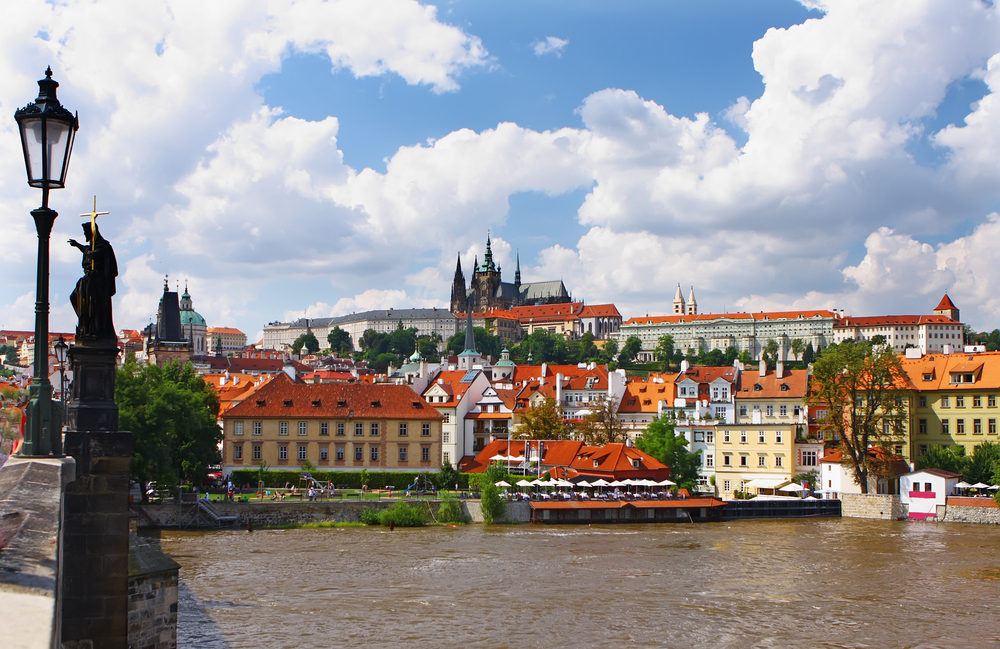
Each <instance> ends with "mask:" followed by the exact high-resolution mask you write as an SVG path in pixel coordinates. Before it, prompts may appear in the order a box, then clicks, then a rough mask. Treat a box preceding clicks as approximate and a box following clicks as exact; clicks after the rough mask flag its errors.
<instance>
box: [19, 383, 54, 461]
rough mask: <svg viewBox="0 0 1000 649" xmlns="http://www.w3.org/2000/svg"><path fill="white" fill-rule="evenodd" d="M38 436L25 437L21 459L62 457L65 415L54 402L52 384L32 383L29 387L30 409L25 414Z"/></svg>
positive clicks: (20, 453) (20, 454)
mask: <svg viewBox="0 0 1000 649" xmlns="http://www.w3.org/2000/svg"><path fill="white" fill-rule="evenodd" d="M25 414H26V415H27V417H28V423H29V424H30V426H31V427H32V430H33V431H36V434H32V435H25V436H24V442H23V443H22V444H21V451H20V452H19V453H18V455H19V456H21V457H54V456H61V455H62V427H63V420H64V419H65V414H64V411H63V409H62V406H60V405H59V404H58V403H56V402H54V401H52V384H51V383H49V382H47V381H46V382H44V383H43V382H40V381H32V382H31V383H30V384H29V385H28V407H27V412H26V413H25Z"/></svg>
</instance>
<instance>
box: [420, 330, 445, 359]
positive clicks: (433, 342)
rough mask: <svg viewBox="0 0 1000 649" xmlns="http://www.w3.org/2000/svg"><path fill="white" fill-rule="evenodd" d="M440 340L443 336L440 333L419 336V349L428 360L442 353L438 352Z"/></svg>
mask: <svg viewBox="0 0 1000 649" xmlns="http://www.w3.org/2000/svg"><path fill="white" fill-rule="evenodd" d="M439 342H441V336H439V335H438V334H432V335H430V336H421V337H420V338H417V350H418V351H419V352H420V355H421V356H423V357H424V358H425V359H427V360H431V359H436V358H437V357H438V355H439V353H440V352H438V343H439Z"/></svg>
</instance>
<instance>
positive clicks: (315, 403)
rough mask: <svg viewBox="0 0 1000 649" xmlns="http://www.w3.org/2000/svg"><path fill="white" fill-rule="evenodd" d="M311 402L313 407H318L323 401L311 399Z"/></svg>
mask: <svg viewBox="0 0 1000 649" xmlns="http://www.w3.org/2000/svg"><path fill="white" fill-rule="evenodd" d="M312 403H313V407H314V408H319V407H320V406H321V405H323V402H322V401H320V400H319V399H313V402H312Z"/></svg>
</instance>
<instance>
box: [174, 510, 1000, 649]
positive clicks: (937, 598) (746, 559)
mask: <svg viewBox="0 0 1000 649" xmlns="http://www.w3.org/2000/svg"><path fill="white" fill-rule="evenodd" d="M161 542H162V548H163V550H164V551H165V552H167V553H168V554H170V555H171V556H173V557H174V558H175V559H176V560H177V561H178V562H179V563H180V564H181V565H182V570H181V577H182V580H183V582H184V587H183V588H182V596H181V615H180V625H179V627H180V628H179V631H178V635H179V642H180V646H181V647H198V648H199V649H201V648H205V649H223V648H233V649H236V648H243V647H248V648H249V647H272V648H287V649H292V648H299V647H341V646H364V647H393V648H395V649H399V648H401V647H407V648H410V647H416V648H422V647H428V648H430V647H433V648H440V647H489V648H505V647H511V648H514V647H517V648H519V649H520V648H526V647H545V648H546V649H560V648H563V647H573V648H578V647H678V648H680V647H684V648H688V647H712V648H719V649H721V648H728V647H734V648H735V647H879V648H881V647H913V648H920V649H930V648H942V649H944V648H948V649H950V648H955V649H959V648H961V649H969V648H977V647H1000V610H998V606H1000V529H998V528H996V527H990V526H979V525H959V524H933V523H905V522H883V521H865V520H854V519H821V520H816V519H811V520H799V521H795V520H793V521H788V520H783V521H734V522H729V523H711V524H696V525H687V524H685V525H680V524H677V525H642V526H624V525H623V526H610V525H609V526H586V527H577V526H560V527H547V526H533V525H520V526H502V527H484V526H482V525H470V526H466V527H461V528H458V529H455V528H438V527H430V528H424V529H396V530H395V531H394V532H389V531H388V530H385V529H384V528H368V529H358V528H348V529H318V530H304V529H302V530H263V531H257V532H254V533H253V534H250V533H247V532H245V531H243V532H234V531H231V532H172V531H171V532H164V533H163V534H162V541H161Z"/></svg>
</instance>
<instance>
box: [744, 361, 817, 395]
mask: <svg viewBox="0 0 1000 649" xmlns="http://www.w3.org/2000/svg"><path fill="white" fill-rule="evenodd" d="M808 377H809V370H789V369H786V370H785V375H784V376H783V377H781V378H780V379H779V378H778V376H777V374H776V373H775V371H774V370H772V369H770V368H768V370H767V374H766V375H765V376H760V374H759V372H755V371H753V370H747V371H744V372H741V373H740V384H739V391H738V392H737V393H736V398H737V399H776V398H782V399H787V398H796V399H802V398H804V397H805V396H806V387H807V386H808ZM757 386H760V387H759V388H758V387H757ZM782 386H786V387H785V389H782Z"/></svg>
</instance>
